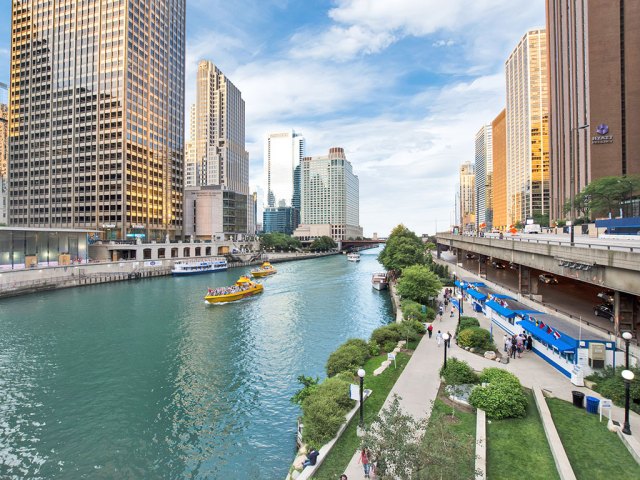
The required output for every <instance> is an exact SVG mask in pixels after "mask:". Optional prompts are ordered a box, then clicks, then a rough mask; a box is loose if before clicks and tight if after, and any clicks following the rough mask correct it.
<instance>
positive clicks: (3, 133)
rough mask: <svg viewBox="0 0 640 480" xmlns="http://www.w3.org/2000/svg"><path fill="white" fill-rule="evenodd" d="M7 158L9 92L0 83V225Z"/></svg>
mask: <svg viewBox="0 0 640 480" xmlns="http://www.w3.org/2000/svg"><path fill="white" fill-rule="evenodd" d="M8 158H9V91H8V89H7V85H6V84H5V83H0V225H6V223H7V206H8V200H9V199H8V196H7V195H8V186H7V182H8V178H7V160H8Z"/></svg>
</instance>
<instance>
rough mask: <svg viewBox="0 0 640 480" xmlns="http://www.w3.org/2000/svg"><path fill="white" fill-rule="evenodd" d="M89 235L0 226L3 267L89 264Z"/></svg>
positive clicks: (0, 265)
mask: <svg viewBox="0 0 640 480" xmlns="http://www.w3.org/2000/svg"><path fill="white" fill-rule="evenodd" d="M89 234H90V232H86V231H62V230H60V231H49V230H47V231H42V230H32V229H29V230H24V229H13V228H0V270H7V269H14V270H15V269H22V268H35V267H47V266H56V265H70V264H73V263H86V262H87V261H88V256H87V255H88V252H89V249H88V248H87V243H88V236H89Z"/></svg>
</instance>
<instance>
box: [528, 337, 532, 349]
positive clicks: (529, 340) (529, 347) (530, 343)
mask: <svg viewBox="0 0 640 480" xmlns="http://www.w3.org/2000/svg"><path fill="white" fill-rule="evenodd" d="M532 348H533V338H532V337H531V335H529V336H528V337H527V350H529V351H531V349H532Z"/></svg>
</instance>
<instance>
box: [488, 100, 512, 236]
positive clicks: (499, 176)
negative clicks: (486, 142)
mask: <svg viewBox="0 0 640 480" xmlns="http://www.w3.org/2000/svg"><path fill="white" fill-rule="evenodd" d="M505 117H506V111H505V110H504V109H503V110H502V111H501V112H500V113H499V114H498V116H497V117H496V118H494V119H493V122H491V132H492V142H491V147H492V158H493V178H492V182H491V185H492V188H491V190H492V193H493V228H496V229H498V230H501V231H505V230H506V229H507V228H508V227H509V226H510V225H509V224H508V223H507V128H506V118H505Z"/></svg>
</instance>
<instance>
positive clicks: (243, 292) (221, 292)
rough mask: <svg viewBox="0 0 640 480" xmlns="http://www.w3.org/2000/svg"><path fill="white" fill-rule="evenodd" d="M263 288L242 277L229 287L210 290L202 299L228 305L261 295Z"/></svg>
mask: <svg viewBox="0 0 640 480" xmlns="http://www.w3.org/2000/svg"><path fill="white" fill-rule="evenodd" d="M263 290H264V287H263V286H262V285H261V284H259V283H256V282H253V281H251V280H250V279H249V278H248V277H245V276H242V277H240V278H239V279H238V281H237V282H236V283H235V284H233V285H231V286H229V287H218V288H210V289H209V291H208V292H207V295H205V297H204V299H205V301H207V302H208V303H228V302H235V301H237V300H242V299H243V298H247V297H251V296H253V295H257V294H258V293H262V291H263Z"/></svg>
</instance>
